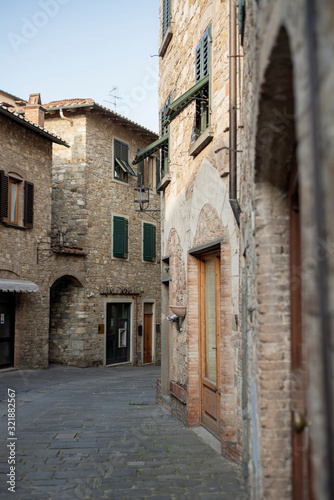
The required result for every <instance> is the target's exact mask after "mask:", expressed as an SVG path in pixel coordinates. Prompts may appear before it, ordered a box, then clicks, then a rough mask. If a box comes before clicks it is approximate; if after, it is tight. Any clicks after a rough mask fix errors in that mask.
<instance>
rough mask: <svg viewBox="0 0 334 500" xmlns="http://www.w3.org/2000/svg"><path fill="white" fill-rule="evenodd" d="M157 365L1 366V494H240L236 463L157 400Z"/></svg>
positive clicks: (240, 497) (119, 499) (237, 497)
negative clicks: (10, 423)
mask: <svg viewBox="0 0 334 500" xmlns="http://www.w3.org/2000/svg"><path fill="white" fill-rule="evenodd" d="M159 375H160V369H159V368H158V367H154V366H148V367H144V368H134V367H129V366H120V367H113V368H86V369H82V368H73V367H62V366H58V365H51V366H50V368H49V370H31V371H29V370H24V371H21V370H18V371H12V372H6V373H0V477H1V482H0V499H1V500H2V499H8V498H11V496H12V498H15V499H17V500H28V499H29V500H30V499H36V500H38V499H41V500H58V499H62V500H63V499H64V500H66V499H68V500H69V499H102V498H104V499H106V498H108V499H115V500H123V499H143V500H146V499H147V500H153V499H159V500H165V499H166V500H167V499H168V500H171V499H172V500H177V499H187V498H189V499H190V498H191V500H196V499H199V500H206V499H208V500H210V499H222V500H230V499H231V500H232V499H233V500H244V499H246V495H245V493H244V490H243V488H242V486H241V483H240V474H239V472H238V470H236V468H235V466H232V464H230V463H229V462H228V461H226V460H224V459H223V458H222V457H221V456H220V455H219V454H218V453H217V452H216V451H215V450H214V449H212V447H210V446H209V445H208V444H207V443H206V442H205V441H203V439H202V438H201V437H200V436H198V435H197V434H195V432H193V431H192V430H190V429H188V428H186V427H185V426H184V425H183V424H181V423H180V422H179V421H177V420H176V419H174V418H173V417H171V416H170V415H168V413H166V412H165V411H164V410H163V409H162V408H160V407H159V406H157V405H156V403H155V390H156V379H157V377H158V376H159ZM8 388H10V389H13V390H15V391H16V427H17V428H16V434H15V437H16V438H17V439H16V440H15V494H14V495H13V493H11V492H10V491H8V489H7V488H8V487H9V486H10V485H9V484H7V483H6V481H7V480H9V478H8V476H7V474H8V473H9V467H10V465H9V464H8V458H9V452H10V448H9V447H8V443H13V442H14V441H13V440H9V439H8V437H9V436H8V428H7V402H6V401H7V391H8ZM10 495H11V496H10Z"/></svg>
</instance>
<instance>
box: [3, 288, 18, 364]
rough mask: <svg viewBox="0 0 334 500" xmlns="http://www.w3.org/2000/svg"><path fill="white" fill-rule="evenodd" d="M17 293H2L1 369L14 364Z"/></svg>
mask: <svg viewBox="0 0 334 500" xmlns="http://www.w3.org/2000/svg"><path fill="white" fill-rule="evenodd" d="M14 325H15V294H12V293H11V294H10V293H6V294H0V369H1V368H8V367H11V366H13V365H14V331H15V326H14Z"/></svg>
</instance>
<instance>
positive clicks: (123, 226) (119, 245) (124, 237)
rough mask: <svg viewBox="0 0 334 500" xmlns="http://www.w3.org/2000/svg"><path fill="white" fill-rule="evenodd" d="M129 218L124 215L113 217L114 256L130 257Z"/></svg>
mask: <svg viewBox="0 0 334 500" xmlns="http://www.w3.org/2000/svg"><path fill="white" fill-rule="evenodd" d="M128 224H129V222H128V220H127V219H125V218H124V217H118V216H116V215H114V217H113V256H114V257H117V258H120V259H125V258H127V257H128V240H129V238H128Z"/></svg>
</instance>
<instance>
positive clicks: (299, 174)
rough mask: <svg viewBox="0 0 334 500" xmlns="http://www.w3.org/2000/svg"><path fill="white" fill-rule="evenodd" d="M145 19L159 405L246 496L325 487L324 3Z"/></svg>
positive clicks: (195, 7)
mask: <svg viewBox="0 0 334 500" xmlns="http://www.w3.org/2000/svg"><path fill="white" fill-rule="evenodd" d="M160 17H161V38H160V42H161V43H160V51H159V55H160V91H159V99H160V109H161V136H160V139H159V140H158V141H155V142H154V143H152V144H151V147H150V148H146V149H145V150H143V151H141V152H139V153H138V155H137V160H136V161H140V160H142V159H143V158H144V157H145V155H146V154H147V153H148V152H149V153H150V154H152V153H155V154H156V153H157V151H160V157H161V169H162V179H161V182H160V186H159V189H160V190H161V191H162V193H163V195H162V196H163V198H162V204H163V211H162V312H163V321H162V373H161V386H160V385H158V395H159V398H160V402H161V404H163V405H164V406H165V407H166V408H168V409H169V411H171V412H172V414H174V415H175V416H177V417H178V418H180V419H181V420H182V421H183V422H184V423H186V424H187V425H192V426H194V425H199V424H201V425H204V426H206V427H208V428H209V429H210V430H211V431H212V432H214V433H215V434H216V436H217V437H218V438H219V439H220V441H221V445H222V453H223V454H224V455H226V456H229V457H233V458H234V460H236V461H237V462H238V463H239V464H240V465H242V466H243V473H244V479H245V485H246V489H247V492H248V495H249V497H250V498H254V499H266V500H267V499H283V498H284V499H294V500H297V499H303V500H304V499H305V500H308V499H319V500H323V499H325V500H327V499H329V498H333V497H334V491H333V478H334V476H333V470H334V466H333V452H334V446H333V421H334V419H333V389H334V383H333V345H334V344H333V312H334V311H333V304H334V300H333V293H334V292H333V290H334V287H333V279H334V278H333V268H334V258H333V251H332V247H333V245H332V242H333V231H334V229H333V228H334V226H333V223H332V221H331V214H332V213H333V206H332V205H333V196H332V192H331V191H332V189H333V175H334V169H333V161H332V158H333V152H332V149H333V143H334V142H333V121H332V116H333V110H332V108H333V99H332V97H331V96H332V92H333V89H334V73H333V68H332V64H331V61H332V58H333V54H334V30H333V20H334V9H333V6H332V4H331V3H330V2H329V1H328V0H321V1H319V2H315V1H314V0H306V1H305V2H301V1H299V0H297V1H296V2H289V1H288V0H286V1H285V0H282V1H281V2H275V1H274V0H272V1H270V0H268V1H265V2H251V1H244V0H240V1H239V2H236V1H234V0H230V1H214V0H207V1H205V0H203V1H201V2H187V1H179V2H172V1H169V0H162V1H161V6H160ZM177 306H178V308H177ZM172 313H175V314H176V316H178V318H176V317H175V316H172ZM168 315H169V316H170V317H169V319H170V320H171V321H170V322H168V321H167V319H166V316H168ZM159 383H160V382H159Z"/></svg>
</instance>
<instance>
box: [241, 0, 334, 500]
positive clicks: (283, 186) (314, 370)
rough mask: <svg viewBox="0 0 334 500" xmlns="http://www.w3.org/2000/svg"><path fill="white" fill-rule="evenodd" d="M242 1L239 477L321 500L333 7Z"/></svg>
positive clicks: (333, 491) (259, 492)
mask: <svg viewBox="0 0 334 500" xmlns="http://www.w3.org/2000/svg"><path fill="white" fill-rule="evenodd" d="M239 3H240V2H239ZM242 3H243V4H244V10H243V11H241V13H240V14H241V17H240V20H241V23H240V28H241V29H240V32H241V36H242V40H240V41H242V42H243V49H244V50H243V51H242V49H241V52H243V59H242V62H241V64H242V67H243V84H242V96H239V97H240V105H241V111H242V116H241V125H242V126H243V128H242V129H240V134H239V140H240V143H241V146H240V150H242V153H240V154H238V160H239V163H240V169H241V179H242V181H243V182H242V190H241V197H240V198H241V202H240V204H241V208H242V215H241V233H242V253H243V266H242V272H241V288H242V297H243V308H242V312H243V314H242V317H241V323H242V331H243V336H242V337H243V356H244V358H245V365H244V367H245V370H246V373H248V375H249V376H248V377H245V378H244V390H243V393H244V394H245V397H244V398H243V404H244V407H243V411H244V413H245V415H247V420H245V421H244V422H245V425H244V462H245V464H248V473H249V477H248V481H247V484H248V486H249V490H250V494H251V496H252V498H261V499H266V500H267V499H295V500H297V499H303V500H308V499H319V500H327V499H328V500H329V499H330V498H334V485H333V482H334V474H333V471H334V464H333V453H334V444H333V422H334V419H333V391H334V381H333V366H334V363H333V361H334V358H333V346H334V338H333V330H334V329H333V326H334V324H333V317H334V296H333V294H334V286H333V285H334V256H333V237H334V225H333V221H332V219H331V216H332V214H333V186H334V168H333V157H334V151H333V149H334V141H333V136H334V127H333V111H334V110H333V108H334V101H333V97H332V95H333V91H334V70H333V55H334V29H333V26H334V4H333V2H330V1H329V0H319V1H317V2H316V1H314V0H307V1H300V0H296V1H294V2H290V1H288V0H282V1H280V2H275V1H273V0H272V1H271V0H268V1H265V2H251V1H246V2H242ZM243 14H245V16H244V15H243ZM247 364H248V367H247Z"/></svg>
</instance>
